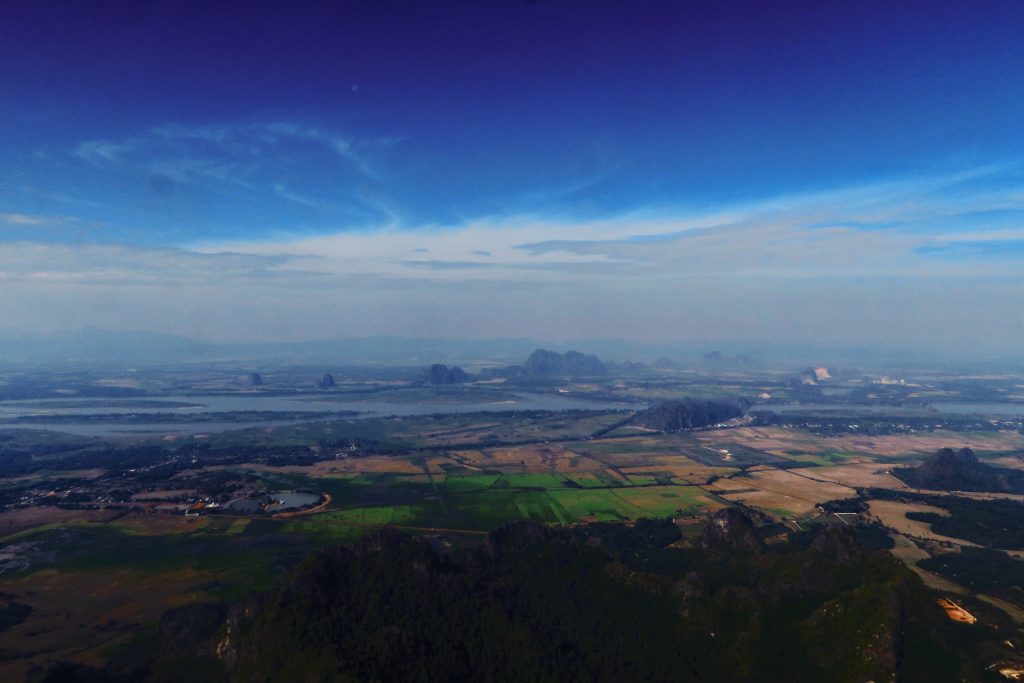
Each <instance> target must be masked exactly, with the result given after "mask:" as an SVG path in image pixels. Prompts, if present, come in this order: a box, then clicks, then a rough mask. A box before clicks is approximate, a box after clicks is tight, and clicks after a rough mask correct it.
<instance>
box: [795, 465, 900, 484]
mask: <svg viewBox="0 0 1024 683" xmlns="http://www.w3.org/2000/svg"><path fill="white" fill-rule="evenodd" d="M890 467H891V466H890V465H882V464H879V463H874V462H858V463H850V464H845V465H827V466H825V467H807V468H803V469H801V470H800V473H801V474H802V475H804V476H805V477H808V478H810V479H818V480H821V481H831V482H836V483H838V484H844V485H846V486H861V487H874V488H882V489H902V488H906V486H907V485H906V484H904V483H903V482H902V481H900V480H899V479H897V478H896V477H894V476H892V475H891V474H889V473H888V472H889V469H890Z"/></svg>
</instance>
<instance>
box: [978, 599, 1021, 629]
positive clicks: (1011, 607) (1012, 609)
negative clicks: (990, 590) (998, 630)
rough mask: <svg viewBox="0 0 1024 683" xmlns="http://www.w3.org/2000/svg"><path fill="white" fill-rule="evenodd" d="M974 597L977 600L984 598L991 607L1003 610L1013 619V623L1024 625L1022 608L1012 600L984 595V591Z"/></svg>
mask: <svg viewBox="0 0 1024 683" xmlns="http://www.w3.org/2000/svg"><path fill="white" fill-rule="evenodd" d="M974 597H976V598H978V599H979V600H984V601H985V602H987V603H988V604H990V605H992V606H993V607H995V608H997V609H1000V610H1002V611H1003V612H1005V613H1006V614H1007V615H1009V617H1010V618H1011V619H1013V623H1015V624H1016V625H1017V626H1024V609H1021V608H1020V607H1018V606H1017V605H1015V604H1013V603H1012V602H1008V601H1006V600H1003V599H1002V598H997V597H996V596H994V595H985V594H984V593H978V594H977V595H976V596H974Z"/></svg>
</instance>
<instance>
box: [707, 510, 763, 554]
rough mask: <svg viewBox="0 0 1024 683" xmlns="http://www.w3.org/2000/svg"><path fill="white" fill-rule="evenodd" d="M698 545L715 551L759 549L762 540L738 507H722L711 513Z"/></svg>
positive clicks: (761, 547)
mask: <svg viewBox="0 0 1024 683" xmlns="http://www.w3.org/2000/svg"><path fill="white" fill-rule="evenodd" d="M700 547H702V548H704V549H706V550H717V551H727V550H755V551H760V550H763V549H764V542H763V541H762V540H761V538H760V537H759V536H758V534H757V530H756V528H755V527H754V523H753V522H752V521H751V520H750V518H749V517H747V516H746V515H745V514H743V513H742V512H741V511H740V510H739V509H738V508H724V509H722V510H719V511H718V512H716V513H715V514H713V515H712V516H711V519H710V520H709V521H708V524H707V526H705V527H704V533H703V535H702V536H701V539H700Z"/></svg>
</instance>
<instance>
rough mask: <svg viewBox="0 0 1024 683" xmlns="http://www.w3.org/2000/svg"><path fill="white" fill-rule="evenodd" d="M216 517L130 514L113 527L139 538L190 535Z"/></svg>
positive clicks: (116, 521) (115, 521)
mask: <svg viewBox="0 0 1024 683" xmlns="http://www.w3.org/2000/svg"><path fill="white" fill-rule="evenodd" d="M214 519H216V517H208V516H204V517H186V516H185V515H140V514H135V513H132V514H128V515H125V516H124V517H121V518H119V519H116V520H114V521H113V522H111V523H110V524H111V526H112V527H114V528H117V529H119V530H120V531H123V532H125V533H129V534H134V535H137V536H166V535H172V534H190V533H192V532H193V531H199V530H200V529H202V528H203V527H205V526H207V525H208V524H210V522H211V521H213V520H214Z"/></svg>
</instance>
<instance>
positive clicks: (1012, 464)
mask: <svg viewBox="0 0 1024 683" xmlns="http://www.w3.org/2000/svg"><path fill="white" fill-rule="evenodd" d="M986 462H987V463H988V464H990V465H993V466H995V467H1009V468H1011V469H1015V470H1024V457H1021V456H1019V455H1005V456H1003V457H1001V458H992V459H991V460H986Z"/></svg>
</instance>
